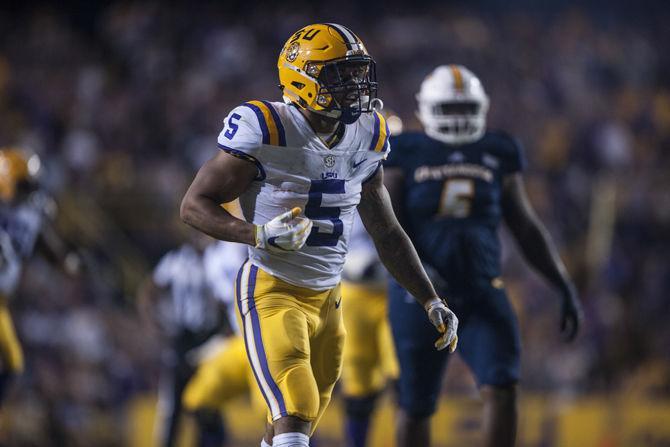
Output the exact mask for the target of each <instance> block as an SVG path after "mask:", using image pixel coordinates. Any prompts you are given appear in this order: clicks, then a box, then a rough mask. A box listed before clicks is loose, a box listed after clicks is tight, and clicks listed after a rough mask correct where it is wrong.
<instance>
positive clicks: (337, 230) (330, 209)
mask: <svg viewBox="0 0 670 447" xmlns="http://www.w3.org/2000/svg"><path fill="white" fill-rule="evenodd" d="M324 194H344V180H338V179H328V180H312V186H311V187H310V188H309V199H307V204H306V205H305V216H307V217H309V218H310V219H313V220H326V219H327V220H330V221H331V222H332V223H333V232H332V233H320V232H319V224H318V222H314V226H313V227H312V232H311V233H310V235H309V237H308V238H307V242H305V244H306V245H308V246H310V247H334V246H335V245H337V242H338V240H339V239H340V236H342V233H343V232H344V224H343V223H342V221H341V220H340V219H339V217H340V208H339V207H337V206H321V201H322V199H323V195H324Z"/></svg>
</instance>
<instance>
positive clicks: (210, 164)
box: [180, 152, 257, 245]
mask: <svg viewBox="0 0 670 447" xmlns="http://www.w3.org/2000/svg"><path fill="white" fill-rule="evenodd" d="M256 174H257V168H256V167H255V166H254V164H253V163H250V162H248V161H246V160H242V159H240V158H237V157H234V156H232V155H229V154H227V153H225V152H219V153H218V154H217V155H216V156H214V157H213V158H211V159H210V160H209V161H207V163H205V164H204V165H203V166H202V167H201V168H200V170H199V171H198V173H197V174H196V176H195V179H194V180H193V183H191V186H190V187H189V188H188V191H186V195H185V196H184V199H183V200H182V202H181V209H180V215H181V218H182V220H183V221H184V222H185V223H187V224H189V225H190V226H192V227H194V228H196V229H198V230H200V231H202V232H203V233H207V234H208V235H210V236H212V237H213V238H216V239H220V240H223V241H230V242H241V243H244V244H249V245H255V244H256V239H255V227H254V225H253V224H251V223H248V222H245V221H243V220H240V219H238V218H236V217H234V216H233V215H232V214H230V213H229V212H228V211H226V210H225V209H223V208H222V207H221V204H222V203H227V202H231V201H233V200H235V199H237V198H238V197H239V196H240V194H242V193H243V192H244V191H245V190H246V189H247V188H248V187H249V185H250V184H251V182H253V180H254V178H255V177H256Z"/></svg>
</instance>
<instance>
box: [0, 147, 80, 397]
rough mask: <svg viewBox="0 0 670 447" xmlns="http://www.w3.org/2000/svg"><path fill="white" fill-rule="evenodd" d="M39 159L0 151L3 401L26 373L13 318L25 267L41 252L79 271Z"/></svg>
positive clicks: (69, 269) (0, 365) (0, 391)
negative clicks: (58, 226)
mask: <svg viewBox="0 0 670 447" xmlns="http://www.w3.org/2000/svg"><path fill="white" fill-rule="evenodd" d="M39 170H40V161H39V158H38V157H37V156H36V155H33V156H32V157H28V156H27V155H26V154H24V153H23V152H22V151H21V150H19V149H13V148H2V149H0V403H1V402H2V399H3V397H4V394H5V392H6V390H7V387H8V384H9V382H10V380H11V379H12V378H14V377H15V376H16V375H18V374H20V373H21V372H22V371H23V367H24V361H23V352H22V351H21V346H20V344H19V341H18V338H17V337H16V332H15V330H14V325H13V324H12V320H11V317H10V314H9V309H8V302H9V299H10V298H12V296H13V295H14V294H15V293H16V291H17V289H18V287H19V283H20V280H21V274H22V271H23V265H24V263H25V262H26V261H27V260H28V259H29V258H30V257H31V256H32V255H33V253H34V251H35V250H36V249H38V250H39V251H41V252H42V253H44V254H45V255H46V256H47V258H48V259H49V260H52V261H54V262H55V263H57V264H59V265H62V266H63V268H64V270H65V271H66V272H67V273H76V272H77V271H78V270H79V264H80V261H79V257H78V256H77V255H76V254H75V253H74V252H70V251H68V250H67V248H66V245H65V244H64V243H63V241H62V240H61V239H60V238H59V236H58V235H57V233H56V232H55V231H54V229H53V228H52V227H51V225H50V222H49V219H50V218H51V217H53V216H54V215H55V211H56V207H55V203H54V202H53V200H52V199H51V198H50V197H48V196H47V195H46V194H45V193H44V191H42V190H41V189H40V188H39V184H38V181H37V175H38V172H39Z"/></svg>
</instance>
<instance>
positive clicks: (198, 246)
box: [138, 231, 222, 446]
mask: <svg viewBox="0 0 670 447" xmlns="http://www.w3.org/2000/svg"><path fill="white" fill-rule="evenodd" d="M212 242H214V241H213V240H212V239H211V238H210V237H208V236H206V235H204V234H202V233H196V232H194V231H191V232H189V241H188V242H186V243H184V244H183V245H181V246H180V247H178V248H176V249H174V250H172V251H170V252H168V253H166V254H165V255H164V256H163V258H161V260H160V261H159V262H158V265H157V266H156V268H155V269H154V271H153V273H152V275H151V276H150V277H148V278H146V279H145V280H144V282H143V283H142V284H141V286H140V289H139V291H138V306H139V311H140V313H141V315H142V317H143V319H144V320H145V322H147V323H148V325H149V326H150V327H154V328H156V329H158V330H159V331H160V333H161V335H162V336H163V337H165V339H166V349H165V351H164V352H163V371H162V373H161V377H160V383H159V390H158V407H157V417H156V426H155V433H156V439H157V442H158V445H160V446H174V445H176V442H177V439H178V433H179V430H178V428H179V421H180V416H181V412H182V393H183V391H184V388H185V387H186V384H187V383H188V381H189V379H190V378H191V376H192V375H193V373H194V371H195V364H194V363H193V361H192V359H191V358H190V356H189V354H192V353H194V352H195V351H196V349H197V348H198V347H199V346H201V345H202V344H203V343H204V342H205V341H207V340H208V339H209V338H210V337H211V336H212V335H214V334H215V333H217V332H219V330H220V328H221V317H222V313H221V308H220V307H219V303H218V302H217V300H216V299H215V298H214V293H213V291H212V289H211V287H210V283H209V282H208V281H207V277H206V274H205V271H206V262H205V254H206V249H207V247H208V246H209V245H211V244H212ZM211 430H215V429H211Z"/></svg>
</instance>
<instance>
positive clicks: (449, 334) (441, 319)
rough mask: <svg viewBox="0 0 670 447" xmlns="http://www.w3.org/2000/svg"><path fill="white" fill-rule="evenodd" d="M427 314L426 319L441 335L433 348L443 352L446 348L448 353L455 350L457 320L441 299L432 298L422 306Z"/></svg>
mask: <svg viewBox="0 0 670 447" xmlns="http://www.w3.org/2000/svg"><path fill="white" fill-rule="evenodd" d="M424 308H425V309H426V312H427V313H428V319H429V320H430V322H431V323H433V326H435V328H437V330H438V331H439V332H440V334H442V335H441V336H440V338H438V339H437V341H435V347H436V348H437V350H438V351H441V350H443V349H444V348H446V347H447V346H448V347H449V352H454V351H455V350H456V345H458V335H456V333H457V331H458V318H457V317H456V314H455V313H453V312H452V311H451V310H450V309H449V308H448V307H447V304H446V303H445V302H444V301H443V300H442V299H441V298H433V299H432V300H430V301H428V302H427V303H426V305H425V306H424Z"/></svg>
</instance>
